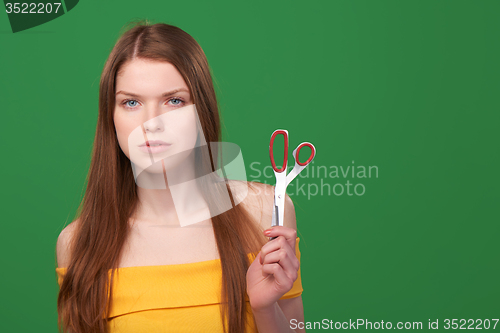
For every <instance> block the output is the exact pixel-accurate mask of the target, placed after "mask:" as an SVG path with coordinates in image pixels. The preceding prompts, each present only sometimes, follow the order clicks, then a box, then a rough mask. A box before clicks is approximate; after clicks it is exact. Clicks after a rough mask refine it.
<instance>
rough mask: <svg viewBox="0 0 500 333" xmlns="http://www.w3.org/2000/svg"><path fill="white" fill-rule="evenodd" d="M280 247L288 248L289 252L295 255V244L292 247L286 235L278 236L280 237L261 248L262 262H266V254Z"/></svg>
mask: <svg viewBox="0 0 500 333" xmlns="http://www.w3.org/2000/svg"><path fill="white" fill-rule="evenodd" d="M279 249H286V250H287V251H289V253H291V254H293V256H295V246H294V247H293V248H292V247H291V246H290V244H289V243H288V242H287V241H286V239H285V237H283V236H278V238H276V239H273V240H272V241H269V242H267V243H266V244H264V246H262V248H261V250H260V253H261V255H260V257H261V261H260V263H261V264H262V263H263V262H264V259H265V257H266V255H268V254H269V253H271V252H274V251H276V250H279Z"/></svg>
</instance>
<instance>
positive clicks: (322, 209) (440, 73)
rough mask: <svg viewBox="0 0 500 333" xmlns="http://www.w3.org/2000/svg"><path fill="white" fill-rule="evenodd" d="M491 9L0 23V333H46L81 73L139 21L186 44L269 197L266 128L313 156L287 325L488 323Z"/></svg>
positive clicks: (83, 110)
mask: <svg viewBox="0 0 500 333" xmlns="http://www.w3.org/2000/svg"><path fill="white" fill-rule="evenodd" d="M499 11H500V2H499V1H496V0H481V1H471V0H454V1H442V0H432V1H430V0H425V1H424V0H421V1H416V0H411V1H410V0H408V1H390V0H378V1H374V0H370V1H368V0H364V1H361V0H351V1H347V0H334V1H321V2H320V1H311V2H306V1H300V2H298V1H286V2H284V1H270V2H263V1H252V2H244V3H243V2H241V3H239V2H235V1H211V2H210V1H190V0H185V1H182V2H179V1H177V2H168V1H164V0H163V1H147V2H146V1H129V0H122V1H116V0H115V1H112V0H108V1H80V2H79V3H78V5H76V6H75V7H74V8H73V9H72V10H71V11H70V12H68V13H66V14H64V15H62V16H60V17H58V18H57V19H54V20H52V21H50V22H47V23H45V24H43V25H40V26H37V27H34V28H31V29H27V30H24V31H21V32H18V33H12V30H11V27H10V25H9V20H8V18H7V14H5V13H2V14H0V42H1V46H0V97H1V101H2V107H1V108H2V124H3V126H2V127H3V130H2V132H1V141H2V151H3V157H2V165H1V168H2V175H3V180H2V208H1V211H2V232H1V233H0V250H1V253H2V254H3V255H2V258H1V267H2V274H1V285H2V301H1V302H0V307H1V308H0V330H1V331H2V332H37V333H42V332H56V331H57V325H56V323H57V313H56V297H57V291H58V285H57V283H56V276H55V270H54V268H55V244H56V240H57V236H58V234H59V232H60V231H61V230H62V228H63V227H64V226H65V225H66V224H67V223H68V222H70V221H71V219H72V217H73V216H74V213H75V211H76V208H77V206H78V203H79V201H80V199H81V196H82V194H83V189H84V187H83V186H84V181H85V176H86V173H87V170H88V166H89V161H90V152H91V147H92V142H93V138H94V134H95V125H96V120H97V106H98V89H99V78H100V74H101V71H102V68H103V65H104V62H105V60H106V57H107V55H108V54H109V51H110V50H111V47H112V46H113V44H114V42H115V41H116V39H117V37H118V34H119V31H120V29H121V27H122V26H123V25H125V24H126V23H127V22H129V21H130V20H133V19H141V18H147V19H150V20H152V21H154V22H165V23H170V24H174V25H177V26H179V27H181V28H182V29H184V30H185V31H187V32H188V33H190V34H191V35H192V36H193V37H194V38H196V40H197V41H198V42H199V43H200V45H201V46H202V48H203V49H204V51H205V53H206V55H207V57H208V60H209V63H210V65H211V68H212V70H213V73H214V80H215V82H216V84H217V93H218V97H219V103H220V107H221V112H222V117H223V124H224V126H223V128H224V139H225V140H226V141H230V142H234V143H236V144H238V145H239V146H240V147H241V149H242V152H243V157H244V160H245V164H246V166H247V175H248V178H249V179H250V180H259V181H263V182H267V183H271V184H274V179H273V178H266V177H264V176H263V175H260V176H258V174H259V172H258V171H256V170H259V171H263V170H264V168H265V167H267V166H269V165H270V161H269V153H268V145H269V138H270V135H271V133H272V131H274V130H275V129H277V128H285V129H287V130H288V131H289V133H290V145H291V147H292V148H294V147H295V146H296V145H297V144H299V143H300V142H302V141H310V142H312V143H313V144H315V146H316V149H317V155H316V158H315V159H314V164H312V165H311V166H310V167H309V172H310V173H309V176H308V177H304V178H300V177H299V178H298V179H296V180H295V181H294V183H292V184H293V185H291V186H290V188H289V192H288V193H289V194H290V195H291V197H292V198H293V200H294V202H295V209H296V214H297V226H298V230H299V237H300V238H301V242H300V249H301V253H302V258H301V272H302V281H303V287H304V293H303V295H302V296H303V301H304V308H305V320H306V321H321V320H323V319H328V320H333V322H346V321H347V322H349V320H351V321H356V320H357V319H364V320H368V321H371V322H381V321H382V320H383V321H384V323H385V322H387V321H390V322H392V324H393V326H395V325H396V323H397V322H398V321H401V322H406V321H409V322H414V321H415V322H422V323H423V327H424V329H427V326H428V322H429V319H430V320H431V321H436V320H439V328H440V329H441V330H444V327H445V323H444V320H445V319H483V320H484V319H494V318H499V316H500V303H499V299H500V287H499V285H500V284H499V281H500V268H499V254H500V251H499V250H500V244H499V239H498V238H499V237H498V235H499V231H500V226H499V222H500V218H499V199H500V195H499V192H498V188H499V164H500V156H499V152H500V149H499V143H500V140H499V139H500V137H499V129H498V127H499V124H500V115H499V114H500V113H499V111H500V108H499V98H498V97H499V88H500V83H499V74H500V62H499V61H498V59H500V46H499V33H500V20H499V19H498V15H499ZM289 163H293V159H292V158H290V159H289ZM353 166H354V167H355V171H356V173H355V175H354V177H353V175H352V173H351V171H352V169H351V168H352V167H353ZM370 166H372V167H373V168H372V174H371V177H368V168H369V167H370ZM347 167H350V169H349V170H348V172H347V174H346V175H345V176H344V175H343V174H342V170H344V172H345V171H346V169H347ZM362 167H365V168H366V169H367V174H366V176H367V177H366V178H361V177H358V175H360V176H362V175H361V174H358V173H357V172H358V171H359V170H361V169H362ZM313 168H314V171H315V173H314V175H313V174H312V169H313ZM341 168H342V170H341ZM325 169H326V170H328V174H326V175H325V174H324V170H325ZM335 169H338V174H335ZM318 170H319V171H320V175H319V176H318ZM375 171H377V173H375ZM304 172H305V171H304ZM267 174H268V175H269V174H270V172H269V170H268V169H267ZM336 175H337V177H334V176H336ZM304 176H305V174H304ZM348 182H349V184H351V186H349V185H347V184H348ZM336 184H338V185H336ZM356 184H361V185H358V187H357V188H356V189H357V191H358V194H360V193H361V190H362V189H363V193H361V195H357V194H353V193H354V185H356ZM301 185H303V187H302V190H303V191H299V192H298V193H297V188H300V186H301ZM321 187H322V188H323V194H321V192H320V191H319V190H320V189H321ZM332 187H333V188H334V189H335V191H336V192H335V193H331V192H330V193H327V192H326V191H327V190H328V189H329V188H330V189H331V188H332ZM342 188H343V189H344V192H343V193H342V194H340V191H341V189H342ZM348 188H349V190H350V192H349V193H351V194H352V195H349V194H348V193H347V190H348ZM316 189H317V190H318V192H317V194H315V195H313V194H314V193H315V190H316ZM339 194H340V195H339ZM492 325H493V324H492ZM474 326H475V325H474ZM490 329H492V327H491V328H490ZM496 330H500V324H498V325H497V327H496Z"/></svg>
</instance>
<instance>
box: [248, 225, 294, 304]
mask: <svg viewBox="0 0 500 333" xmlns="http://www.w3.org/2000/svg"><path fill="white" fill-rule="evenodd" d="M264 235H266V236H268V237H275V236H278V238H276V239H273V240H272V241H269V242H268V243H266V244H264V246H262V248H261V250H260V252H259V254H258V255H257V257H256V258H255V260H254V261H253V263H252V264H251V265H250V267H249V268H248V271H247V294H248V297H249V299H250V305H251V306H252V309H253V310H259V311H261V310H265V309H266V308H271V307H272V306H273V305H274V303H276V302H277V301H278V300H279V299H280V298H281V297H282V296H283V295H284V294H286V293H287V292H288V291H289V290H290V289H292V286H293V283H294V282H295V280H297V276H298V270H299V260H298V259H297V256H296V255H295V242H296V238H297V231H296V230H295V229H292V228H287V227H283V226H275V227H272V228H271V229H267V230H266V231H264Z"/></svg>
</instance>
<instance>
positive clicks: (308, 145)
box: [295, 142, 316, 166]
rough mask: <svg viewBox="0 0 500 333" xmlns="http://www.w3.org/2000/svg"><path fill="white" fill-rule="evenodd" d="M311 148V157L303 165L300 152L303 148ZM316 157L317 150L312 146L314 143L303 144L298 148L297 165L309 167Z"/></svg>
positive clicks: (296, 152)
mask: <svg viewBox="0 0 500 333" xmlns="http://www.w3.org/2000/svg"><path fill="white" fill-rule="evenodd" d="M306 146H307V147H309V148H311V156H309V158H308V159H307V161H305V162H304V163H301V162H300V161H299V152H300V149H302V147H306ZM314 155H316V148H314V146H313V145H312V143H309V142H302V143H301V144H300V145H299V146H298V147H297V150H296V151H295V161H297V164H298V165H300V166H304V165H307V164H309V162H311V161H312V159H313V158H314Z"/></svg>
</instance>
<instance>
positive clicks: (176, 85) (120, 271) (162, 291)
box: [56, 22, 303, 333]
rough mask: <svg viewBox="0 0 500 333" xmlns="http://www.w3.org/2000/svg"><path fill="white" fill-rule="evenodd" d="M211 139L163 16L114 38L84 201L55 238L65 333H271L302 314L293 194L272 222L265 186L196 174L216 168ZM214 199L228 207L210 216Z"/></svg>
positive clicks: (195, 75)
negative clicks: (274, 223) (280, 219)
mask: <svg viewBox="0 0 500 333" xmlns="http://www.w3.org/2000/svg"><path fill="white" fill-rule="evenodd" d="M141 137H142V140H141ZM220 138H221V133H220V122H219V113H218V106H217V101H216V94H215V91H214V88H213V83H212V77H211V74H210V69H209V66H208V63H207V60H206V57H205V54H204V53H203V50H202V49H201V47H200V46H199V45H198V43H197V42H196V41H195V40H194V39H193V38H192V37H191V36H190V35H189V34H187V33H186V32H184V31H183V30H181V29H179V28H178V27H175V26H172V25H168V24H163V23H158V24H154V25H152V24H149V23H147V22H139V23H138V24H135V25H134V26H133V27H132V28H130V29H129V30H127V31H126V32H125V33H124V34H122V36H121V37H120V39H119V40H118V41H117V43H116V45H115V46H114V48H113V50H112V51H111V54H110V56H109V58H108V59H107V62H106V64H105V66H104V70H103V73H102V76H101V81H100V90H99V115H98V122H97V130H96V135H95V141H94V148H93V153H92V161H91V165H90V170H89V174H88V178H87V189H86V192H85V197H84V199H83V201H82V203H81V205H80V208H79V213H78V218H77V219H76V220H75V221H73V222H72V223H71V224H69V225H68V226H67V227H66V228H65V229H64V230H63V231H62V232H61V234H60V236H59V238H58V241H57V262H58V267H57V268H56V272H57V274H58V283H59V285H60V291H59V296H58V306H57V307H58V315H59V325H60V328H61V329H62V330H63V331H64V332H71V333H91V332H92V333H104V332H134V333H135V332H155V333H157V332H230V333H237V332H238V333H241V332H257V331H258V332H260V333H265V332H273V333H276V332H294V331H293V330H292V329H291V328H290V321H291V320H293V319H295V320H296V321H298V322H303V307H302V298H301V294H302V285H301V280H300V269H299V266H300V265H299V259H300V252H299V250H298V241H299V238H297V237H296V221H295V212H294V208H293V204H292V201H291V199H290V198H289V197H288V196H287V198H286V207H285V220H284V226H277V227H273V228H270V227H271V212H272V205H273V187H272V186H269V185H265V184H261V183H246V182H243V181H236V180H228V179H223V181H220V178H217V177H215V178H217V179H218V180H216V181H212V182H209V181H207V179H209V178H214V177H201V176H200V175H209V176H210V175H213V174H211V173H207V172H206V170H207V168H206V166H210V170H211V171H215V170H218V169H219V168H221V166H220V165H219V163H218V161H217V158H214V156H217V154H218V153H217V149H218V148H217V146H216V145H212V144H211V143H216V142H219V141H220ZM207 156H208V157H207ZM209 157H212V158H209ZM199 166H205V167H201V168H200V167H199ZM193 180H194V181H193ZM186 184H189V185H186ZM207 184H208V185H207ZM202 188H205V190H201V189H202ZM224 198H226V199H227V198H230V199H231V201H230V203H231V205H230V209H228V208H227V207H226V208H223V209H219V211H217V207H220V206H221V202H222V201H224ZM238 198H239V199H238ZM265 229H267V230H266V231H264V230H265ZM275 236H277V238H275V239H273V240H271V241H270V240H269V237H275ZM301 332H303V330H302V331H301Z"/></svg>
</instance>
